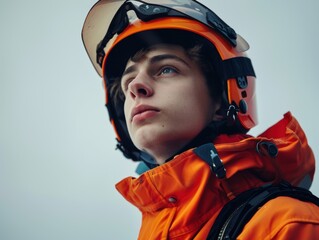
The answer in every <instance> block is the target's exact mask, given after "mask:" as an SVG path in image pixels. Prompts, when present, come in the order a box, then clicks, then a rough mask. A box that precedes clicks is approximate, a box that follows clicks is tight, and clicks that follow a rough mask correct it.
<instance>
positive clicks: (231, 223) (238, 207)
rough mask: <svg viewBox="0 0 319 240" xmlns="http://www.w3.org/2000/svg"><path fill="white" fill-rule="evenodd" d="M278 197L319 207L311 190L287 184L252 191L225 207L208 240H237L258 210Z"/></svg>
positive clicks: (244, 193)
mask: <svg viewBox="0 0 319 240" xmlns="http://www.w3.org/2000/svg"><path fill="white" fill-rule="evenodd" d="M278 196H288V197H292V198H296V199H299V200H301V201H306V202H313V203H315V204H316V205H317V206H319V198H318V197H316V196H315V195H313V194H312V193H311V192H310V191H309V190H306V189H304V188H299V187H293V186H291V185H290V184H289V183H286V182H282V183H280V184H277V185H266V186H263V187H259V188H255V189H251V190H248V191H246V192H243V193H241V194H240V195H238V196H237V197H236V198H235V199H233V200H231V201H230V202H228V203H227V204H226V205H225V206H224V207H223V209H222V210H221V212H220V213H219V215H218V217H217V219H216V221H215V223H214V225H213V227H212V228H211V230H210V232H209V235H208V238H207V239H210V240H216V239H220V240H221V239H229V240H231V239H236V237H237V236H238V235H239V234H240V233H241V231H242V230H243V228H244V226H245V225H246V223H247V222H248V221H249V220H250V219H251V218H252V216H253V215H254V214H255V213H256V212H257V211H258V209H259V208H260V207H261V206H262V205H264V204H265V203H266V202H267V201H269V200H271V199H274V198H276V197H278Z"/></svg>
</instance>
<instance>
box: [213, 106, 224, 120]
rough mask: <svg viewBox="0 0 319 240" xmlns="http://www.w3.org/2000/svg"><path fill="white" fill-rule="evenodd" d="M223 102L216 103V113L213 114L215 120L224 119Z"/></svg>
mask: <svg viewBox="0 0 319 240" xmlns="http://www.w3.org/2000/svg"><path fill="white" fill-rule="evenodd" d="M221 105H222V104H221V102H220V101H219V102H215V104H214V113H213V114H214V115H213V121H221V120H223V118H224V116H223V115H222V114H221V112H222V111H221Z"/></svg>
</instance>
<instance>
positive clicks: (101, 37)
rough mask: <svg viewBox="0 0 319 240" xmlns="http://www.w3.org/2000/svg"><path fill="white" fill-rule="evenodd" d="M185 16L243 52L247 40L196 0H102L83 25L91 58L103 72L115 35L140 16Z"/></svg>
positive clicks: (146, 18) (148, 17) (147, 18)
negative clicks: (106, 54) (105, 56)
mask: <svg viewBox="0 0 319 240" xmlns="http://www.w3.org/2000/svg"><path fill="white" fill-rule="evenodd" d="M170 16H171V17H185V18H190V19H194V20H197V21H199V22H201V23H203V24H205V25H206V26H208V27H210V28H212V29H214V30H215V31H216V32H218V33H219V34H221V35H222V36H223V37H224V38H225V39H226V40H227V41H228V42H230V44H231V45H232V46H233V47H235V48H236V49H237V51H240V52H243V51H246V50H248V48H249V45H248V43H247V42H246V41H245V40H244V39H243V38H242V37H240V36H239V35H238V34H236V32H235V31H234V30H233V29H232V28H231V27H229V26H228V25H227V24H226V23H225V22H224V21H223V20H221V19H220V18H219V17H218V16H217V15H216V14H215V13H214V12H212V11H211V10H210V9H208V8H206V7H205V6H204V5H202V4H200V3H198V2H197V1H194V0H145V1H136V0H126V1H123V0H100V1H98V2H97V3H96V4H95V5H94V6H93V7H92V8H91V10H90V11H89V13H88V15H87V17H86V19H85V22H84V25H83V29H82V40H83V43H84V46H85V49H86V51H87V53H88V55H89V58H90V60H91V62H92V64H93V66H94V68H95V69H96V71H97V72H98V74H99V75H100V76H102V68H101V66H102V60H103V58H104V55H105V52H107V51H108V49H109V48H110V47H111V46H112V43H113V42H114V40H115V39H116V36H117V35H118V34H120V33H121V32H122V31H123V30H124V29H125V28H126V27H127V26H128V25H129V24H130V23H132V22H133V21H135V20H136V19H137V18H138V19H140V20H142V21H145V22H146V21H149V20H152V19H156V18H161V17H170Z"/></svg>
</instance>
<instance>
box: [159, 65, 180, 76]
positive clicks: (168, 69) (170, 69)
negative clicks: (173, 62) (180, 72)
mask: <svg viewBox="0 0 319 240" xmlns="http://www.w3.org/2000/svg"><path fill="white" fill-rule="evenodd" d="M171 73H177V70H176V69H175V68H173V67H165V68H162V70H161V72H160V74H161V75H163V74H171Z"/></svg>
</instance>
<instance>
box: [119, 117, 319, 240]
mask: <svg viewBox="0 0 319 240" xmlns="http://www.w3.org/2000/svg"><path fill="white" fill-rule="evenodd" d="M213 145H214V146H215V149H216V150H217V153H218V156H219V158H220V159H221V160H222V164H223V166H224V168H225V169H226V176H225V177H224V178H221V179H219V178H218V177H217V176H216V175H215V173H214V171H212V168H211V166H209V164H207V160H205V159H203V157H200V154H198V152H197V153H196V149H189V150H187V151H185V152H183V153H182V154H179V155H177V156H175V158H174V159H173V160H171V161H169V162H167V163H165V164H163V165H161V166H159V167H156V168H154V169H152V170H149V171H147V172H145V173H143V174H142V175H141V176H139V177H138V178H134V177H129V178H125V179H124V180H122V181H121V182H119V183H118V184H117V185H116V188H117V190H118V191H119V192H120V193H121V194H122V195H123V196H124V198H125V199H126V200H127V201H129V202H130V203H132V204H133V205H134V206H136V207H137V208H138V209H139V210H140V211H141V213H142V225H141V228H140V233H139V236H138V239H143V240H144V239H145V240H146V239H147V240H149V239H181V240H182V239H183V240H185V239H206V237H207V235H208V233H209V231H210V229H211V227H212V225H213V223H214V221H215V219H216V217H217V215H218V213H219V212H220V210H221V209H222V207H223V206H224V205H225V204H226V203H227V202H229V201H230V200H231V199H233V198H234V197H235V196H237V195H238V194H240V193H241V192H243V191H245V190H248V189H251V188H254V187H258V186H261V185H264V184H266V183H273V182H277V181H280V180H285V181H288V182H290V183H291V184H293V185H296V186H304V187H309V185H310V184H311V181H312V179H313V174H314V169H315V160H314V156H313V152H312V150H311V148H310V147H309V146H308V143H307V139H306V136H305V134H304V132H303V130H302V129H301V127H300V125H299V124H298V122H297V120H296V119H295V118H294V117H293V116H292V115H291V114H290V113H286V114H285V115H284V118H283V119H282V120H281V121H279V122H278V123H276V124H275V125H273V126H272V127H270V128H269V129H268V130H266V131H265V132H264V133H262V134H261V135H259V136H258V137H252V136H248V135H231V136H227V135H221V136H219V137H217V138H216V139H215V141H214V142H213ZM269 146H272V147H273V146H276V148H277V149H278V152H276V149H275V151H274V149H269ZM298 234H299V235H298ZM312 234H315V236H318V234H319V208H318V207H317V206H315V205H314V204H312V203H305V202H301V201H299V200H295V199H291V198H288V197H278V198H276V199H274V200H271V201H269V202H268V203H266V204H265V205H264V206H263V207H262V208H261V209H260V210H259V211H258V212H257V214H255V216H254V217H253V218H252V219H251V220H250V222H249V223H248V224H247V225H246V226H245V228H244V230H243V232H242V233H241V235H240V236H239V239H314V238H312V236H314V235H312Z"/></svg>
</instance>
